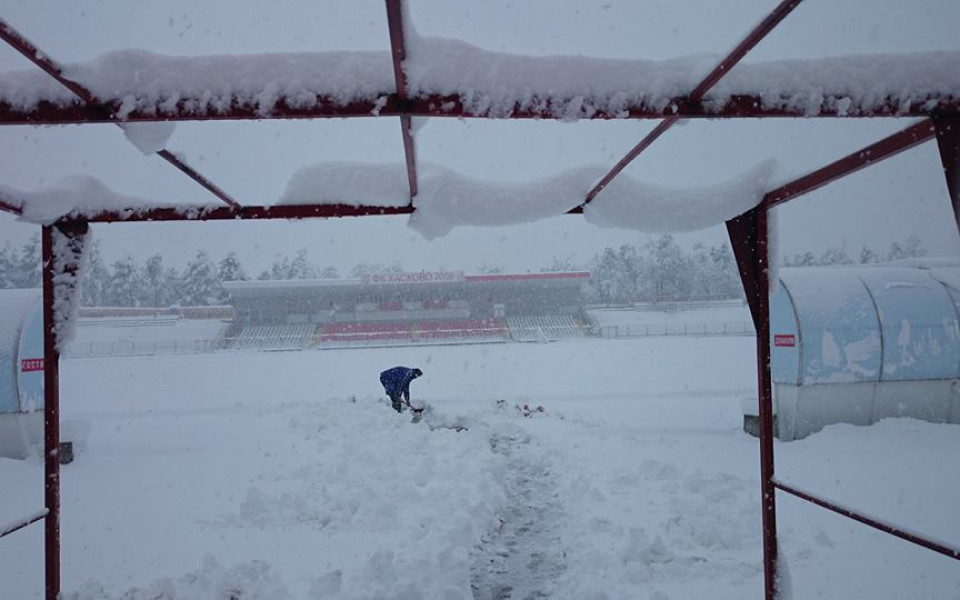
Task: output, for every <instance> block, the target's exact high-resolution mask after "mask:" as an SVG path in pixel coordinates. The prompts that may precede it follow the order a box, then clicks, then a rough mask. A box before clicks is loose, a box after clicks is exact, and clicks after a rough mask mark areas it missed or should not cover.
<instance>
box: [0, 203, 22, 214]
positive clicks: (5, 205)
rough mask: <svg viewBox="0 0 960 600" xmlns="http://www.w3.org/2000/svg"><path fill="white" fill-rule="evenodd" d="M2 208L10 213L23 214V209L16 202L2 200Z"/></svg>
mask: <svg viewBox="0 0 960 600" xmlns="http://www.w3.org/2000/svg"><path fill="white" fill-rule="evenodd" d="M0 210H2V211H4V212H8V213H13V214H15V215H18V216H19V215H22V214H23V209H22V208H20V207H19V206H17V205H16V204H10V203H9V202H4V201H3V200H0Z"/></svg>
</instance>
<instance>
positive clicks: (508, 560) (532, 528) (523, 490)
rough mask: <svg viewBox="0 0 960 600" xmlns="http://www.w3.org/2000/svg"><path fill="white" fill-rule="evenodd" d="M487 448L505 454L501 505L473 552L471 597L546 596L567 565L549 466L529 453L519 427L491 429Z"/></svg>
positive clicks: (521, 599) (530, 599) (514, 599)
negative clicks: (504, 496)
mask: <svg viewBox="0 0 960 600" xmlns="http://www.w3.org/2000/svg"><path fill="white" fill-rule="evenodd" d="M490 447H491V449H492V450H493V451H494V452H495V453H498V454H500V455H502V456H504V457H505V458H506V459H507V472H506V474H505V482H504V483H505V487H506V490H507V505H506V507H505V508H504V512H503V514H502V516H501V517H500V524H499V526H498V527H497V528H496V529H494V530H493V531H490V532H488V534H487V535H486V536H484V537H483V538H482V541H481V544H480V546H479V547H478V548H477V549H476V551H475V553H474V561H473V569H472V573H471V587H472V588H473V595H474V598H475V600H507V599H510V600H537V599H542V598H549V597H551V596H552V595H553V592H554V591H555V586H556V581H557V578H558V576H559V575H560V574H562V573H563V572H564V571H565V570H566V568H567V559H566V551H565V549H564V547H563V545H562V543H561V540H560V535H559V533H558V532H559V531H560V530H561V527H560V525H561V520H562V518H563V506H562V504H561V503H560V500H559V497H558V491H557V482H556V479H555V478H554V477H553V473H552V465H551V464H550V461H549V460H548V459H547V458H546V457H545V456H544V455H542V454H540V453H536V452H532V451H531V447H530V437H529V436H528V435H527V434H524V433H521V432H515V433H513V434H509V435H506V434H494V435H492V436H491V437H490Z"/></svg>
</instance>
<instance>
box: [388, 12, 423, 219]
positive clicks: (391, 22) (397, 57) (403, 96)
mask: <svg viewBox="0 0 960 600" xmlns="http://www.w3.org/2000/svg"><path fill="white" fill-rule="evenodd" d="M386 5H387V27H388V29H389V32H390V53H391V54H392V56H393V77H394V80H395V81H396V83H397V101H398V103H399V104H400V105H401V106H403V105H405V104H406V102H407V100H408V98H407V73H406V72H405V71H404V70H403V61H404V59H406V57H407V47H406V42H405V40H404V36H403V0H386ZM412 128H413V119H412V118H411V117H410V115H409V114H402V115H400V133H401V135H402V136H403V155H404V157H405V158H406V161H407V182H408V183H409V184H410V203H411V205H412V204H413V199H414V198H415V197H416V195H417V192H418V190H419V186H418V184H417V154H416V146H415V144H414V139H413V129H412Z"/></svg>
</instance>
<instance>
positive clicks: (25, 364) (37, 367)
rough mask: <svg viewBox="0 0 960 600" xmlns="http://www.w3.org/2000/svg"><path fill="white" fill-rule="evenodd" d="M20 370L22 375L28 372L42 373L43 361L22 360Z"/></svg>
mask: <svg viewBox="0 0 960 600" xmlns="http://www.w3.org/2000/svg"><path fill="white" fill-rule="evenodd" d="M20 370H21V371H23V372H24V373H29V372H30V371H42V370H43V359H42V358H24V359H21V360H20Z"/></svg>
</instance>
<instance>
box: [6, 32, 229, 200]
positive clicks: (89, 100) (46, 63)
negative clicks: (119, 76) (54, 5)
mask: <svg viewBox="0 0 960 600" xmlns="http://www.w3.org/2000/svg"><path fill="white" fill-rule="evenodd" d="M0 39H3V40H4V41H6V42H7V43H8V44H10V45H11V46H12V47H13V48H14V49H15V50H16V51H18V52H19V53H20V54H22V55H23V56H24V57H26V58H27V59H28V60H30V61H31V62H33V63H34V64H35V65H37V66H38V67H40V68H41V69H43V70H44V71H45V72H46V73H47V74H48V75H50V76H51V77H53V78H54V79H56V80H57V81H58V82H59V83H60V84H61V85H62V86H64V87H66V88H67V89H68V90H70V91H71V92H73V93H74V95H76V96H77V97H78V98H80V100H82V101H83V102H84V104H86V105H87V108H88V109H89V110H90V111H91V112H93V113H94V114H101V115H103V116H104V118H106V120H107V121H108V122H111V123H114V124H116V125H119V126H121V127H122V121H121V120H120V119H119V118H118V117H117V116H116V115H117V113H116V111H114V110H109V109H108V107H105V106H104V105H102V104H101V103H99V102H98V101H97V99H96V97H95V96H94V95H93V93H92V92H91V91H90V90H88V89H87V88H86V87H84V86H83V85H81V84H80V83H77V82H76V81H73V80H70V79H67V78H66V77H64V76H63V69H62V68H61V67H60V65H59V64H58V63H57V62H56V61H54V60H53V59H51V58H50V57H48V56H47V55H46V54H45V53H43V52H41V51H40V49H39V48H37V47H36V46H35V45H34V44H33V43H32V42H30V40H28V39H27V38H25V37H23V36H22V35H20V33H19V32H17V31H16V30H15V29H14V28H13V27H11V26H10V24H9V23H7V22H6V21H4V20H3V19H0ZM157 154H158V155H160V157H161V158H163V159H164V160H166V161H167V162H169V163H171V164H173V165H174V166H176V167H177V168H178V169H180V170H181V171H183V172H184V173H186V174H187V175H188V176H189V177H190V178H191V179H193V180H194V181H196V182H197V183H199V184H200V185H201V186H203V187H204V188H206V189H207V190H208V191H209V192H210V193H212V194H213V195H215V196H216V197H217V198H220V199H221V200H222V201H224V202H226V203H227V204H228V205H229V206H233V207H238V206H240V204H239V203H238V202H237V201H235V200H234V199H233V198H231V197H230V196H228V195H227V194H226V192H224V191H223V190H222V189H220V188H219V187H217V186H215V185H213V184H212V183H211V182H210V181H209V180H208V179H207V178H205V177H203V176H202V175H200V174H199V173H197V172H196V171H195V170H193V169H192V168H190V167H189V166H187V165H186V164H184V163H183V161H181V160H180V159H178V158H176V157H175V156H173V154H171V153H170V152H169V151H167V150H160V151H159V152H157Z"/></svg>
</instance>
